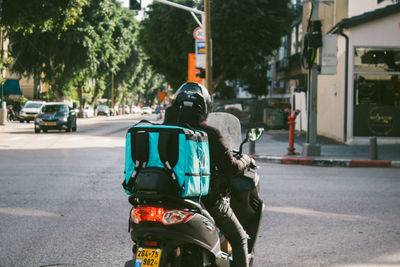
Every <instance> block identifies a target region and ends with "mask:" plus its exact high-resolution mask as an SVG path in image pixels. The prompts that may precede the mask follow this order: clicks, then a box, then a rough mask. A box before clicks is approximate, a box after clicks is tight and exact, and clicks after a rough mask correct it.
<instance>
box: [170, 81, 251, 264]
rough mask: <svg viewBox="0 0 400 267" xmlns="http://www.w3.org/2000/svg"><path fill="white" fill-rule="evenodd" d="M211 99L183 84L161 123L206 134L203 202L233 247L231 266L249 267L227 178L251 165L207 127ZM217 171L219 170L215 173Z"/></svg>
mask: <svg viewBox="0 0 400 267" xmlns="http://www.w3.org/2000/svg"><path fill="white" fill-rule="evenodd" d="M210 109H211V97H210V95H209V93H208V91H207V89H206V88H205V87H204V86H202V85H201V84H198V83H192V82H188V83H184V84H183V85H182V86H181V87H180V88H179V89H178V91H177V92H176V94H175V96H174V99H173V102H172V105H171V106H170V107H169V108H167V110H166V112H165V119H164V124H168V125H179V124H181V125H182V124H183V126H184V124H189V126H190V127H192V128H195V129H199V130H202V131H205V132H206V133H207V135H208V142H209V148H210V163H211V180H210V190H209V194H208V195H207V196H205V197H203V198H202V201H203V203H204V205H205V207H206V209H207V210H208V211H209V213H210V214H211V216H212V217H213V218H214V220H215V222H216V223H217V226H218V227H219V229H220V230H221V231H222V233H223V234H224V236H225V237H226V238H227V239H228V240H229V242H230V243H231V245H232V254H233V262H232V266H240V267H242V266H248V265H249V263H248V258H247V239H248V235H247V234H246V232H245V231H244V229H243V227H242V225H241V224H240V222H239V220H238V219H237V218H236V215H235V214H234V212H233V211H232V209H231V207H230V198H229V195H228V188H229V177H232V176H234V175H236V174H238V173H240V172H241V171H243V170H244V169H245V168H246V167H247V166H248V165H249V164H250V161H251V159H250V157H249V156H247V155H245V154H243V155H242V156H241V157H240V158H239V159H237V158H234V157H233V156H232V154H231V153H230V150H229V148H228V146H227V144H226V142H225V140H224V138H223V137H222V135H221V133H220V131H219V130H218V129H216V128H214V127H211V126H208V125H207V122H206V120H207V115H208V113H209V112H210ZM217 170H218V171H217Z"/></svg>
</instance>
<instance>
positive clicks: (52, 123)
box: [45, 122, 57, 126]
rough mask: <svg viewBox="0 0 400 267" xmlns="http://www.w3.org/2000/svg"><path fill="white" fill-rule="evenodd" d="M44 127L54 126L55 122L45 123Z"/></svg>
mask: <svg viewBox="0 0 400 267" xmlns="http://www.w3.org/2000/svg"><path fill="white" fill-rule="evenodd" d="M45 125H46V126H56V125H57V124H56V123H55V122H46V123H45Z"/></svg>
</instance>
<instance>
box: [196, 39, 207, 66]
mask: <svg viewBox="0 0 400 267" xmlns="http://www.w3.org/2000/svg"><path fill="white" fill-rule="evenodd" d="M195 51H196V68H199V69H205V68H206V41H203V40H196V45H195Z"/></svg>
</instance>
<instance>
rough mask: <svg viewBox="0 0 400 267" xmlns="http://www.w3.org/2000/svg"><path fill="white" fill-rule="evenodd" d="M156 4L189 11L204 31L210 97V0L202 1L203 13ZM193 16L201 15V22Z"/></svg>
mask: <svg viewBox="0 0 400 267" xmlns="http://www.w3.org/2000/svg"><path fill="white" fill-rule="evenodd" d="M154 1H156V2H159V3H162V4H165V5H169V6H173V7H176V8H179V9H183V10H186V11H189V12H190V13H191V14H192V16H193V18H194V19H195V20H196V22H197V24H199V26H200V27H201V28H202V29H203V30H204V38H205V43H206V87H207V89H208V92H209V93H210V95H211V96H212V94H213V88H212V52H211V50H212V49H211V19H210V18H211V16H210V14H211V12H210V0H204V11H200V10H197V9H195V8H191V7H187V6H184V5H180V4H177V3H174V2H171V1H167V0H154ZM195 14H198V15H201V22H200V21H199V20H198V18H197V17H196V15H195Z"/></svg>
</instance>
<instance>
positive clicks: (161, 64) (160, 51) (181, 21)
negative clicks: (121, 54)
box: [139, 0, 196, 88]
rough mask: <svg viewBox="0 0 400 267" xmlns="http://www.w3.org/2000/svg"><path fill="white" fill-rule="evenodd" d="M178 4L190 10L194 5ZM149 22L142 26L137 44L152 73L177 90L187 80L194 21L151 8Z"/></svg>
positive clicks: (186, 14) (182, 13)
mask: <svg viewBox="0 0 400 267" xmlns="http://www.w3.org/2000/svg"><path fill="white" fill-rule="evenodd" d="M180 4H183V5H186V6H193V5H194V1H192V0H185V1H181V2H180ZM150 7H151V11H150V12H149V13H148V16H149V17H148V18H147V19H145V20H143V21H142V22H141V28H140V31H139V42H140V45H141V47H142V49H143V51H144V53H145V54H146V55H147V56H148V59H147V62H148V63H149V64H150V65H151V66H152V68H153V69H154V71H156V72H158V73H161V74H163V75H164V76H165V78H166V80H167V81H168V83H170V84H171V86H172V87H175V88H177V87H178V86H179V85H180V84H182V82H184V81H186V79H187V62H188V60H187V54H188V53H191V52H193V49H194V41H193V37H192V32H193V29H195V27H196V26H195V23H196V22H195V21H194V20H193V17H192V16H191V15H190V13H189V12H186V11H183V10H181V9H177V8H173V7H170V6H165V5H162V4H157V3H156V4H153V5H151V6H150Z"/></svg>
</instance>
